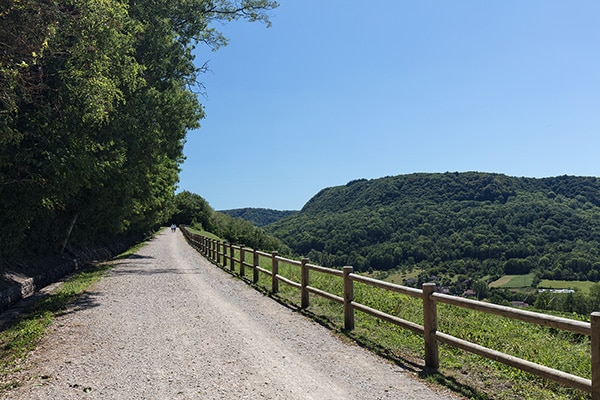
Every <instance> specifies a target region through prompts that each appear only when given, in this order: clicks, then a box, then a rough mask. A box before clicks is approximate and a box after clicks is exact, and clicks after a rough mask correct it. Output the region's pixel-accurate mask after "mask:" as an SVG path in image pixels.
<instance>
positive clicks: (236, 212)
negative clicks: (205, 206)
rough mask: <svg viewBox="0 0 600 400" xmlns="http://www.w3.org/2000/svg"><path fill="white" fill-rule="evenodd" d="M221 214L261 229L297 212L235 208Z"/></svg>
mask: <svg viewBox="0 0 600 400" xmlns="http://www.w3.org/2000/svg"><path fill="white" fill-rule="evenodd" d="M219 212H222V213H223V214H227V215H231V216H232V217H235V218H241V219H244V220H246V221H250V222H252V223H253V224H254V225H256V226H258V227H263V226H266V225H269V224H272V223H273V222H276V221H279V220H280V219H282V218H285V217H289V216H290V215H294V214H296V213H297V212H298V211H287V210H284V211H280V210H271V209H269V208H236V209H233V210H220V211H219Z"/></svg>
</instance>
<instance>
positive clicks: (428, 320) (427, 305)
mask: <svg viewBox="0 0 600 400" xmlns="http://www.w3.org/2000/svg"><path fill="white" fill-rule="evenodd" d="M433 292H435V283H424V284H423V328H424V332H423V336H424V337H425V366H426V367H427V368H431V369H438V368H439V366H440V357H439V349H438V341H437V338H436V337H435V334H436V332H437V305H436V302H435V300H434V299H433V298H432V296H431V294H432V293H433Z"/></svg>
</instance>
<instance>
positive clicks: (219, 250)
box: [217, 240, 221, 265]
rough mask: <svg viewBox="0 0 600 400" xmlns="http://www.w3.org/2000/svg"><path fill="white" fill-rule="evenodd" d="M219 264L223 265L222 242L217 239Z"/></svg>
mask: <svg viewBox="0 0 600 400" xmlns="http://www.w3.org/2000/svg"><path fill="white" fill-rule="evenodd" d="M217 265H221V242H220V241H218V240H217Z"/></svg>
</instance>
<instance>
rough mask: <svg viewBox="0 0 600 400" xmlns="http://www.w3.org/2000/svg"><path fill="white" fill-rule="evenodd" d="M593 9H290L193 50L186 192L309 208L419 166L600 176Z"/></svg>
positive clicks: (407, 4) (400, 3)
mask: <svg viewBox="0 0 600 400" xmlns="http://www.w3.org/2000/svg"><path fill="white" fill-rule="evenodd" d="M599 15H600V2H599V1H596V0H594V1H585V0H577V1H553V0H528V1H516V0H507V1H481V0H469V1H467V0H456V1H442V0H439V1H431V0H419V1H416V0H415V1H404V0H376V1H370V2H365V1H356V0H326V1H323V0H321V1H316V0H281V1H280V7H279V8H277V9H276V10H274V11H273V12H272V13H271V21H272V27H270V28H265V26H264V25H262V24H259V23H247V22H244V21H237V22H234V23H231V24H228V25H217V26H216V27H217V28H218V29H219V30H221V31H222V32H223V33H224V34H225V36H226V37H228V39H229V45H228V46H226V47H223V48H221V49H219V50H218V51H216V52H211V51H210V50H208V49H206V48H202V47H198V49H197V50H196V58H197V62H198V64H202V63H204V62H206V61H208V63H209V67H210V69H211V72H208V73H207V74H205V75H203V76H202V80H203V83H204V85H205V87H206V93H207V94H206V97H203V98H201V101H202V103H203V105H204V107H205V112H206V118H205V119H204V120H203V121H202V122H201V124H202V127H201V128H200V129H198V130H196V131H192V132H190V133H189V134H188V139H187V143H186V146H185V151H184V152H185V155H186V157H187V159H186V161H185V163H184V164H183V165H182V172H181V175H180V183H179V190H189V191H191V192H194V193H197V194H199V195H201V196H202V197H204V198H205V199H206V200H207V201H208V202H209V203H210V205H211V206H212V207H213V208H214V209H217V210H222V209H231V208H242V207H262V208H272V209H279V210H292V209H300V208H301V207H302V206H303V205H304V204H305V203H306V202H307V201H308V200H309V199H310V198H311V197H312V196H313V195H315V194H316V193H317V192H318V191H319V190H321V189H323V188H325V187H331V186H338V185H343V184H346V183H347V182H348V181H350V180H353V179H359V178H369V179H371V178H379V177H384V176H391V175H400V174H408V173H413V172H446V171H452V172H454V171H482V172H497V173H504V174H507V175H511V176H527V177H547V176H558V175H564V174H567V175H579V176H600V162H599V160H598V159H599V157H598V151H599V150H600V134H599V133H600V108H599V105H600V24H599V23H598V16H599Z"/></svg>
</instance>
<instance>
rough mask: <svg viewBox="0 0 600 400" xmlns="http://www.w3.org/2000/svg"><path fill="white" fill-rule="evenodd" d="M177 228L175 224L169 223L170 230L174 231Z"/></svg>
mask: <svg viewBox="0 0 600 400" xmlns="http://www.w3.org/2000/svg"><path fill="white" fill-rule="evenodd" d="M176 230H177V225H175V224H171V232H175V231H176Z"/></svg>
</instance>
